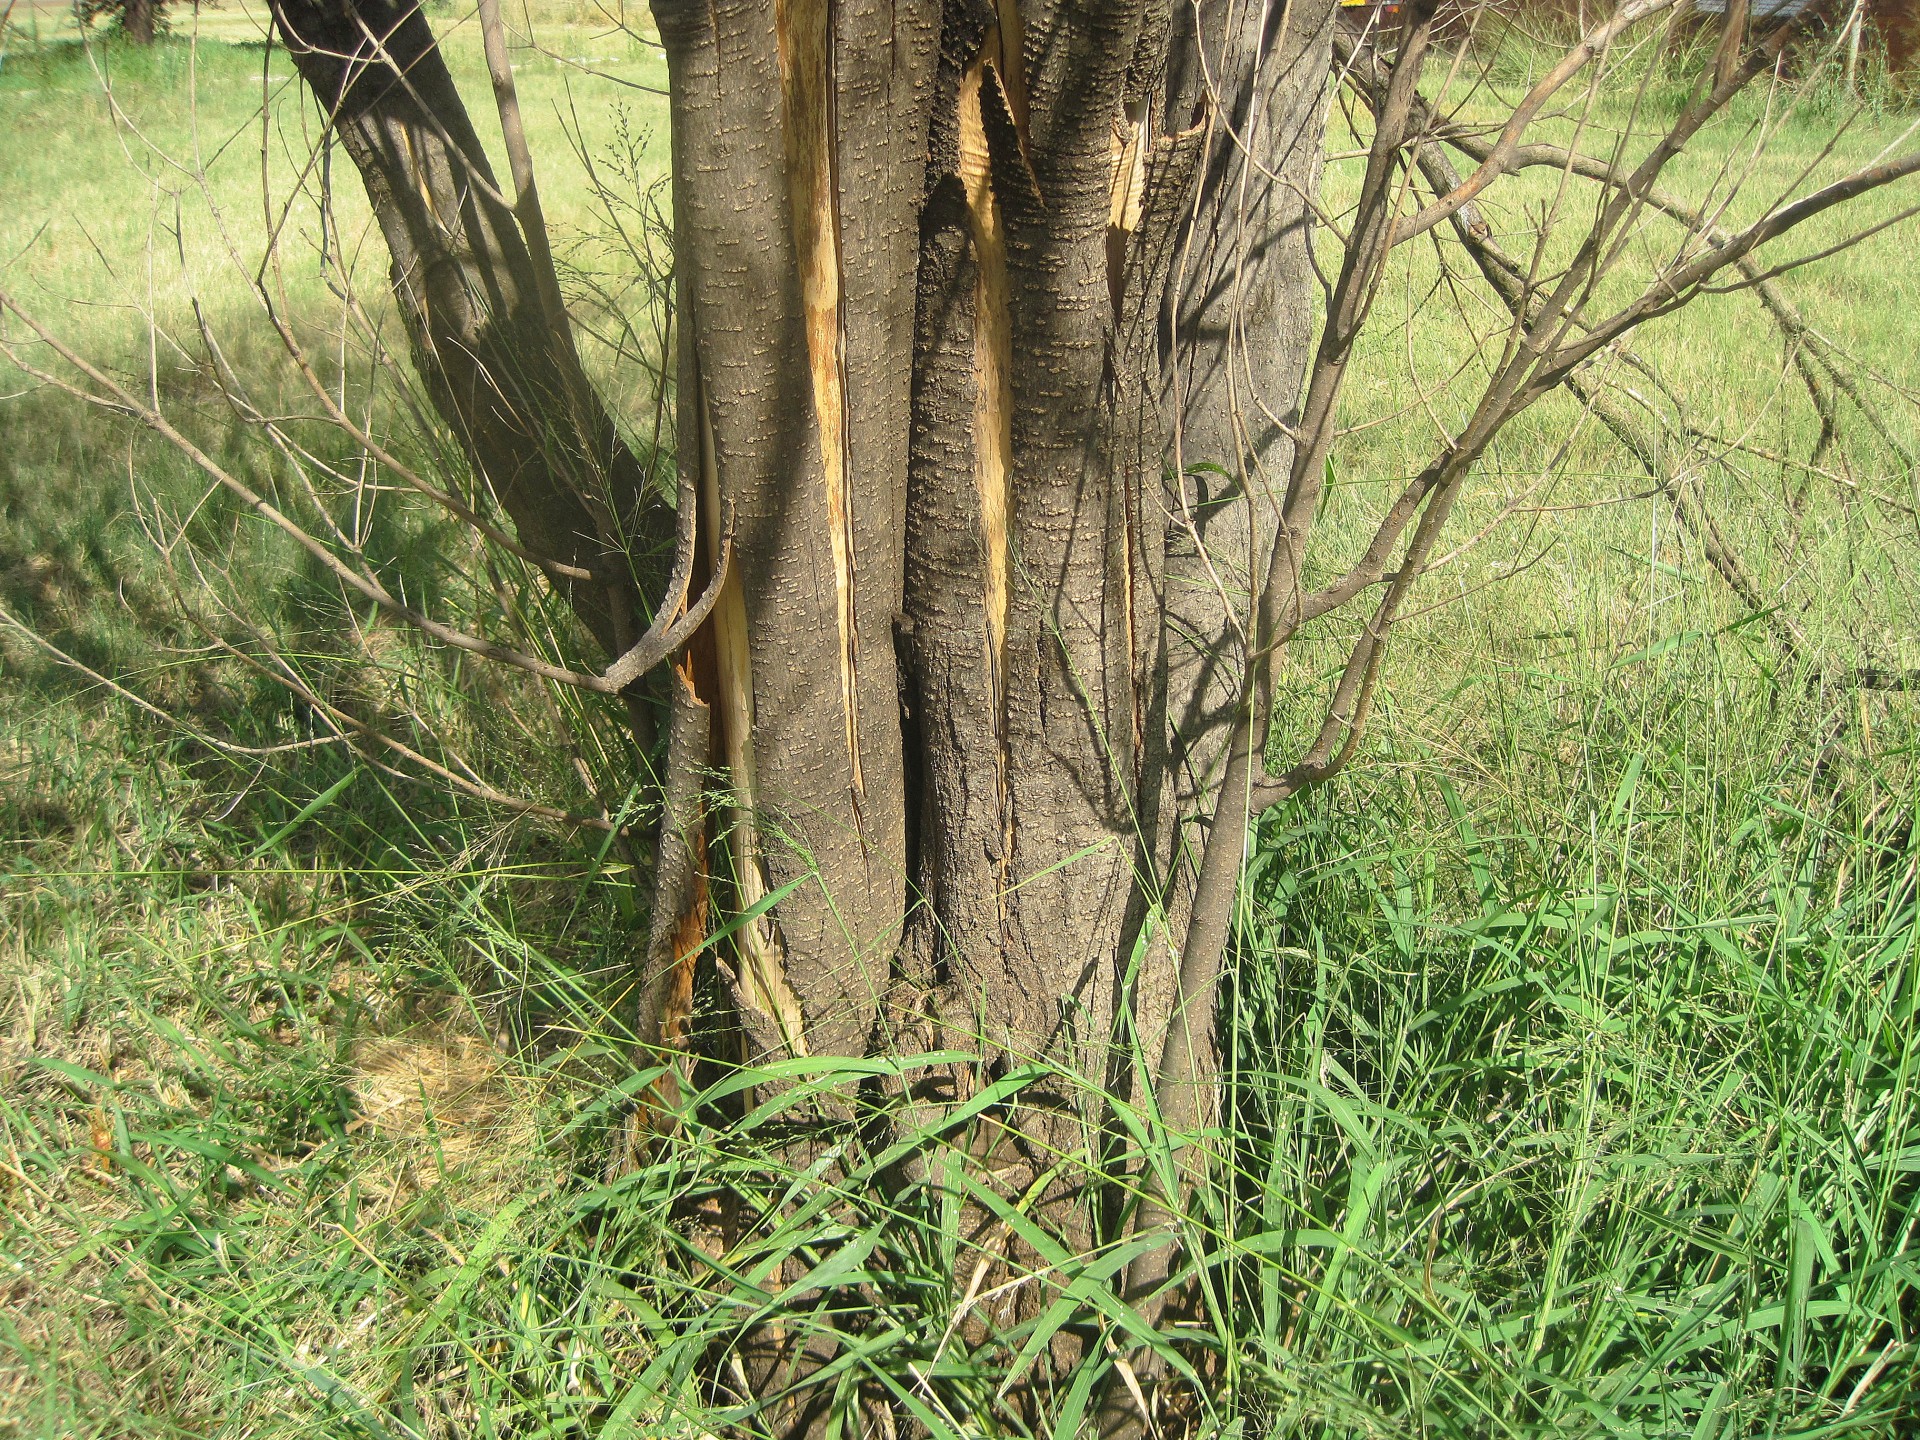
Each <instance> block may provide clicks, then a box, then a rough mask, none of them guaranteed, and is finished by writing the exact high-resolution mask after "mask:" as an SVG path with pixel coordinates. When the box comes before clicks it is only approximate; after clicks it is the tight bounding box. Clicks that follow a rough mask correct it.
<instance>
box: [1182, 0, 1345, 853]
mask: <svg viewBox="0 0 1920 1440" xmlns="http://www.w3.org/2000/svg"><path fill="white" fill-rule="evenodd" d="M1334 8H1335V7H1334V4H1333V0H1294V3H1292V4H1283V3H1271V0H1268V3H1257V0H1203V3H1202V4H1200V5H1198V6H1192V5H1180V6H1177V7H1175V13H1174V41H1173V44H1172V45H1171V47H1170V63H1169V66H1168V72H1167V80H1166V96H1167V100H1166V104H1167V110H1168V113H1169V114H1171V115H1175V116H1179V115H1188V116H1191V117H1193V119H1194V121H1195V122H1196V123H1205V124H1206V125H1207V161H1206V170H1205V173H1204V176H1203V179H1202V182H1201V186H1200V190H1199V194H1198V195H1197V196H1196V197H1195V204H1194V209H1193V213H1192V217H1191V220H1190V222H1189V224H1188V226H1187V228H1186V231H1185V233H1184V234H1183V236H1182V241H1183V244H1182V250H1181V253H1180V254H1179V255H1178V256H1176V257H1175V259H1174V266H1175V271H1174V275H1173V278H1172V281H1171V286H1170V291H1169V295H1168V302H1167V310H1168V314H1167V317H1166V323H1167V327H1168V330H1169V332H1170V336H1171V339H1172V345H1171V348H1170V353H1169V355H1168V357H1167V366H1166V371H1165V381H1166V385H1167V389H1168V395H1167V402H1168V414H1169V417H1170V419H1171V420H1172V422H1173V423H1174V424H1175V426H1176V427H1177V428H1176V431H1175V434H1174V438H1173V453H1172V454H1171V455H1170V457H1169V459H1170V462H1171V466H1172V467H1173V468H1172V470H1171V473H1172V474H1173V475H1174V476H1175V477H1177V478H1178V480H1179V482H1180V488H1179V489H1178V490H1177V491H1176V492H1175V493H1174V494H1173V495H1171V496H1170V498H1169V509H1170V510H1171V512H1172V514H1173V515H1174V516H1175V525H1174V528H1173V534H1172V537H1171V539H1170V541H1169V555H1168V567H1167V568H1168V579H1167V606H1168V613H1169V616H1170V624H1171V627H1172V631H1173V634H1172V636H1171V637H1170V645H1171V665H1172V669H1173V678H1172V684H1171V689H1172V691H1173V693H1175V694H1176V695H1179V696H1181V697H1182V698H1183V700H1184V701H1185V705H1186V708H1185V709H1184V710H1181V711H1177V712H1176V713H1175V715H1174V716H1173V723H1172V733H1173V734H1174V735H1175V736H1177V737H1178V743H1179V747H1180V748H1179V755H1178V772H1177V774H1178V784H1179V797H1180V803H1181V808H1182V812H1183V814H1186V815H1189V816H1191V815H1192V814H1193V813H1195V811H1196V810H1198V812H1199V813H1200V814H1202V815H1207V814H1211V813H1212V806H1213V796H1214V792H1215V789H1216V788H1217V786H1218V784H1219V781H1220V770H1221V766H1222V765H1223V763H1224V745H1225V733H1226V728H1227V724H1228V712H1229V711H1230V709H1231V707H1232V705H1233V703H1234V701H1235V699H1236V697H1237V696H1238V695H1239V694H1240V692H1241V688H1242V680H1243V677H1242V675H1241V674H1240V673H1239V668H1238V667H1239V647H1238V646H1233V645H1221V644H1219V643H1217V642H1218V638H1219V634H1218V632H1219V619H1218V617H1219V615H1220V612H1221V610H1222V608H1223V606H1228V605H1230V606H1232V608H1233V609H1234V611H1235V612H1236V614H1237V615H1238V617H1239V619H1240V620H1241V622H1242V624H1243V625H1247V626H1249V627H1250V625H1251V619H1252V615H1251V612H1252V596H1253V589H1254V585H1255V576H1256V573H1257V568H1258V566H1259V565H1260V564H1262V563H1263V562H1264V559H1265V556H1266V555H1267V553H1268V550H1269V548H1270V547H1271V545H1272V542H1273V527H1274V517H1275V515H1276V514H1277V513H1278V506H1279V498H1280V496H1281V495H1282V494H1284V492H1285V490H1286V484H1287V472H1288V469H1289V467H1290V466H1291V464H1292V460H1293V445H1292V441H1291V440H1290V439H1289V438H1288V433H1287V430H1288V427H1289V426H1290V425H1291V424H1292V423H1293V422H1294V421H1296V420H1297V419H1298V415H1297V412H1296V403H1295V402H1296V400H1297V398H1298V396H1299V392H1300V380H1301V374H1302V371H1303V367H1304V364H1305V360H1306V357H1307V355H1308V354H1309V353H1310V352H1311V349H1312V346H1313V341H1314V332H1313V304H1312V301H1313V294H1314V290H1315V285H1316V281H1315V277H1314V273H1313V268H1312V261H1311V256H1310V255H1309V253H1308V248H1307V247H1308V241H1309V235H1310V231H1311V227H1312V222H1313V213H1312V208H1311V201H1312V198H1313V197H1314V196H1315V195H1316V194H1317V193H1318V190H1319V181H1320V168H1321V156H1322V154H1323V152H1324V148H1325V147H1324V137H1325V128H1326V92H1325V88H1324V79H1325V76H1326V74H1327V68H1328V59H1329V55H1328V49H1329V42H1330V39H1331V36H1332V32H1333V25H1332V23H1331V20H1332V12H1333V10H1334ZM1210 95H1217V97H1218V98H1217V100H1216V101H1214V103H1211V104H1210V103H1209V97H1210ZM1182 472H1184V473H1182Z"/></svg>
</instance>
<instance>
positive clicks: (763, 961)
mask: <svg viewBox="0 0 1920 1440" xmlns="http://www.w3.org/2000/svg"><path fill="white" fill-rule="evenodd" d="M694 392H695V393H694V396H693V406H694V410H695V412H696V414H697V418H698V423H699V426H700V458H699V465H700V505H701V510H702V512H703V513H702V520H703V522H704V523H703V527H702V528H703V529H704V531H705V540H706V547H707V564H708V565H709V566H715V567H717V566H718V565H719V564H720V563H721V543H722V540H721V537H722V530H723V524H722V521H721V509H720V469H719V465H718V462H717V459H716V455H715V450H714V441H713V417H712V415H711V413H710V412H709V409H708V405H707V394H706V387H705V385H704V384H702V383H701V377H700V373H699V368H698V366H697V365H696V366H695V368H694ZM707 623H708V624H709V625H710V626H711V627H712V629H713V650H714V670H715V674H716V677H717V683H718V688H719V694H718V695H717V696H716V697H715V700H716V703H715V704H714V707H713V712H714V723H715V724H716V725H717V726H718V727H719V731H720V734H719V741H720V743H719V745H718V747H717V749H718V751H719V754H720V758H721V759H722V760H723V761H724V762H725V763H726V767H727V773H728V775H729V777H730V778H731V779H732V782H733V799H734V805H733V811H734V813H733V817H732V819H733V823H732V825H731V827H730V830H729V834H728V844H729V848H730V850H731V854H732V859H733V874H734V884H735V886H736V887H737V888H738V890H739V899H740V905H741V908H742V909H743V910H751V909H752V908H753V907H754V906H756V905H758V904H760V902H761V901H763V900H765V899H766V897H767V894H768V890H767V876H766V871H765V869H764V868H763V867H762V865H761V862H760V844H759V833H758V829H757V827H756V825H755V821H754V807H755V790H756V787H755V784H754V770H753V657H752V652H751V651H750V649H749V648H748V644H747V603H746V593H745V591H744V589H743V588H742V586H741V583H740V575H739V571H738V569H737V568H735V567H729V569H728V573H727V575H726V577H725V579H724V580H723V582H722V583H721V587H720V598H719V600H718V601H717V602H716V603H715V605H714V607H713V614H712V616H711V617H710V618H709V620H708V622H707ZM734 934H735V943H736V944H737V945H738V947H739V958H740V974H739V978H738V982H737V987H736V988H737V990H738V992H739V993H738V995H737V996H736V999H737V1000H738V1001H739V1002H740V1007H741V1012H742V1013H741V1022H742V1024H743V1025H745V1026H746V1027H747V1030H748V1034H749V1038H750V1039H751V1040H752V1041H753V1042H754V1043H755V1044H756V1045H758V1046H759V1047H760V1048H761V1049H763V1050H775V1051H777V1050H780V1049H785V1050H787V1051H788V1052H789V1053H790V1054H794V1055H804V1054H806V1053H807V1048H806V1046H807V1042H806V1016H805V1014H804V1012H803V1011H802V1009H801V1006H800V997H799V996H798V995H796V994H795V993H794V991H793V987H792V985H790V984H789V983H788V981H787V967H786V957H785V955H784V954H783V953H782V952H783V947H782V945H781V943H780V937H779V935H778V933H777V932H776V931H775V929H774V926H773V923H772V922H771V921H770V920H769V919H768V918H767V917H766V916H765V915H756V916H755V917H754V918H753V919H751V920H749V921H747V922H746V923H745V924H744V925H742V926H741V927H740V928H739V929H738V930H737V931H735V932H734Z"/></svg>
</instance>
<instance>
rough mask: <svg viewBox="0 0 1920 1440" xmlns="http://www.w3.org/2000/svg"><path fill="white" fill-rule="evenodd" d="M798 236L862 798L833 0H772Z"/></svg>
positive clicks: (846, 701) (850, 730) (849, 722)
mask: <svg viewBox="0 0 1920 1440" xmlns="http://www.w3.org/2000/svg"><path fill="white" fill-rule="evenodd" d="M773 23H774V33H775V36H776V38H777V39H778V42H779V52H780V89H781V101H782V112H781V113H782V116H783V118H784V120H785V124H786V152H787V184H788V194H789V203H790V204H791V207H792V211H793V243H794V251H795V258H796V259H797V260H798V262H799V267H800V298H801V306H802V309H803V311H804V313H805V316H806V333H807V366H808V370H809V372H810V374H811V377H812V380H813V413H814V420H815V423H816V430H817V433H818V435H819V440H820V468H821V472H822V475H823V476H824V479H825V483H826V496H827V520H828V530H829V536H830V539H831V543H832V547H833V583H834V594H835V601H836V605H837V612H838V619H839V624H840V637H839V638H840V645H839V659H840V698H841V713H842V715H843V716H844V721H845V725H846V737H847V760H848V763H849V764H850V765H851V766H852V769H853V787H854V792H855V794H856V795H858V794H859V793H861V792H862V791H863V790H864V789H865V788H866V786H865V778H864V776H863V774H862V772H861V767H860V727H859V710H860V707H859V688H858V685H859V634H858V630H857V628H856V627H857V624H858V614H857V611H856V609H855V605H854V569H853V517H852V511H851V508H850V502H849V497H850V495H851V493H852V489H853V479H852V475H851V473H850V471H851V464H852V457H851V455H850V453H849V450H848V446H847V384H846V363H847V356H846V333H845V328H844V325H843V319H844V317H843V314H842V310H841V277H840V215H839V193H840V185H839V176H838V175H837V174H836V173H835V169H836V167H835V164H834V132H835V125H834V80H833V69H832V56H831V47H830V44H829V36H830V34H831V30H832V0H774V21H773Z"/></svg>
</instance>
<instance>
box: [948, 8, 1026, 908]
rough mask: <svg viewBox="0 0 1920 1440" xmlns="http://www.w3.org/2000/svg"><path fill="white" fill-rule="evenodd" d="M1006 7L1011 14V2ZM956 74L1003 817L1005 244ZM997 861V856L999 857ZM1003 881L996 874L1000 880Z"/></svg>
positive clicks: (1008, 461) (968, 76) (978, 87)
mask: <svg viewBox="0 0 1920 1440" xmlns="http://www.w3.org/2000/svg"><path fill="white" fill-rule="evenodd" d="M1007 8H1008V9H1012V6H1011V4H1009V5H1008V7H1007ZM996 48H997V47H996V36H995V35H991V34H990V35H989V36H988V38H987V41H986V44H985V46H984V47H983V49H982V53H981V55H980V57H979V58H978V59H976V60H975V61H974V62H973V64H971V65H969V66H968V67H967V70H966V73H965V74H964V75H962V76H961V80H960V94H959V118H960V179H961V183H962V185H963V186H964V187H965V190H966V196H967V217H968V221H969V224H970V228H971V230H972V235H973V254H974V304H973V379H974V399H973V479H974V488H975V491H976V493H977V494H978V496H979V502H980V554H981V569H982V574H983V591H984V593H983V595H982V597H981V599H982V605H983V608H984V610H985V614H986V655H985V661H986V669H987V686H988V694H989V696H990V702H991V705H992V709H993V724H994V734H995V737H996V739H997V741H998V744H997V746H996V748H995V755H994V764H995V776H994V780H995V786H994V788H995V793H996V794H997V795H998V796H999V801H1000V808H1001V813H1002V815H1003V817H1004V816H1006V814H1007V810H1008V805H1009V796H1008V793H1007V687H1006V667H1007V504H1008V498H1007V490H1008V485H1009V483H1010V480H1011V477H1012V473H1013V375H1012V370H1013V322H1012V316H1011V314H1010V313H1009V310H1008V305H1007V299H1008V297H1007V241H1006V229H1005V225H1004V223H1003V221H1002V218H1001V215H1000V206H999V203H998V201H996V200H995V198H994V193H993V173H992V172H993V162H992V158H991V156H990V155H989V153H988V149H987V129H986V122H985V118H984V116H983V114H982V111H981V95H982V91H983V89H984V87H985V86H986V83H987V72H988V70H989V69H990V68H993V67H992V65H991V61H990V60H989V53H990V52H992V51H993V50H995V49H996ZM1002 858H1003V860H1004V851H1003V856H1002ZM1002 878H1003V880H1004V876H1003V877H1002Z"/></svg>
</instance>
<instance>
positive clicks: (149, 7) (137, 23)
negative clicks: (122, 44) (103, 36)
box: [120, 0, 159, 45]
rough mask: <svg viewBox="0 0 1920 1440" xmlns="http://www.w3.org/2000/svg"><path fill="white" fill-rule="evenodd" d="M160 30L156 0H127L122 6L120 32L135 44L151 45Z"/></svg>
mask: <svg viewBox="0 0 1920 1440" xmlns="http://www.w3.org/2000/svg"><path fill="white" fill-rule="evenodd" d="M158 30H159V17H158V16H157V15H156V14H155V5H154V0H126V3H125V4H124V5H122V6H121V7H120V33H121V34H122V35H124V36H126V37H127V39H128V40H130V41H132V42H133V43H134V44H135V45H151V44H152V43H153V37H154V35H155V34H156V33H157V32H158Z"/></svg>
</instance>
